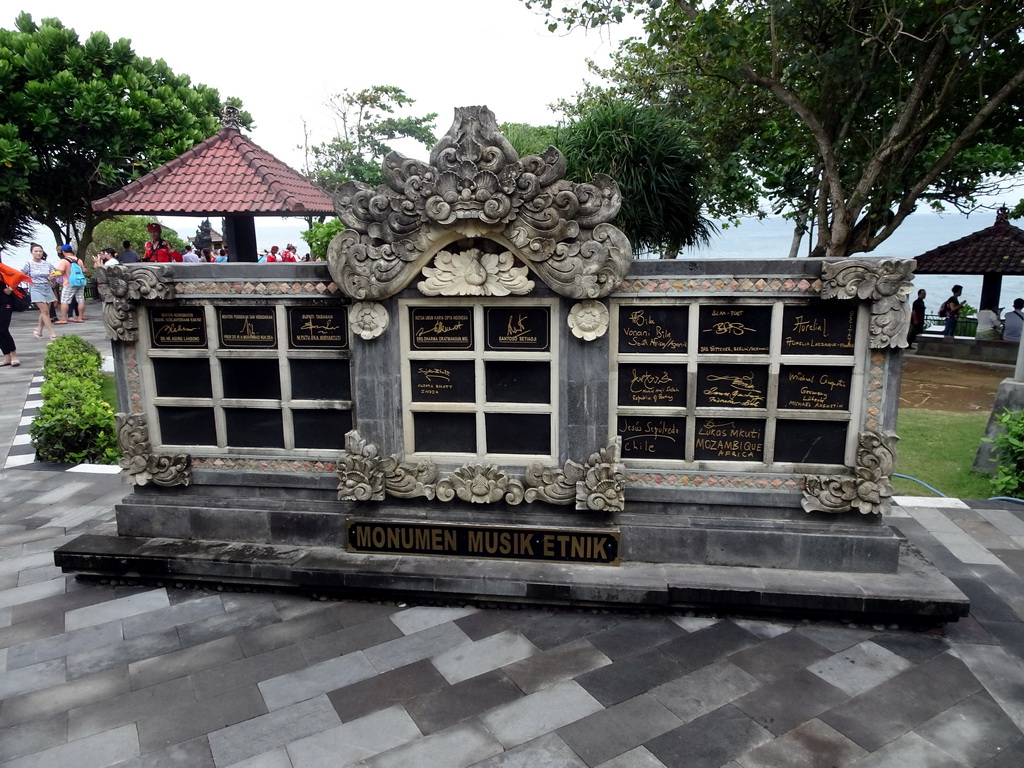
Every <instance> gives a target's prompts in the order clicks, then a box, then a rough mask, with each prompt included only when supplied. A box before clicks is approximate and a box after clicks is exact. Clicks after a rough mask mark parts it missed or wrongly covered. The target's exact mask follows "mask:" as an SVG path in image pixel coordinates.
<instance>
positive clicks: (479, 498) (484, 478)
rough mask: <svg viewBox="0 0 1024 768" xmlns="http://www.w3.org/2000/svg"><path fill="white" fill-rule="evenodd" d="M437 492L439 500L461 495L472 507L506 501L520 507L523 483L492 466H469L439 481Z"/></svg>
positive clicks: (449, 499)
mask: <svg viewBox="0 0 1024 768" xmlns="http://www.w3.org/2000/svg"><path fill="white" fill-rule="evenodd" d="M434 492H435V493H436V494H437V498H438V499H439V500H440V501H451V500H452V499H454V498H455V497H456V496H458V497H459V498H460V499H462V501H468V502H471V503H473V504H490V503H493V502H495V501H502V500H504V501H505V503H506V504H519V503H520V502H521V501H522V500H523V495H524V490H523V484H522V483H521V482H519V481H518V480H516V479H515V478H513V477H511V476H510V475H509V474H508V473H507V472H505V470H503V469H499V468H498V467H496V466H494V465H493V464H466V465H464V466H461V467H459V468H458V469H457V470H455V471H454V472H452V473H451V474H450V475H448V477H446V478H445V479H443V480H440V481H438V483H437V485H435V486H434Z"/></svg>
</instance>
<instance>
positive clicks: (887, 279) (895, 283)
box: [821, 259, 917, 349]
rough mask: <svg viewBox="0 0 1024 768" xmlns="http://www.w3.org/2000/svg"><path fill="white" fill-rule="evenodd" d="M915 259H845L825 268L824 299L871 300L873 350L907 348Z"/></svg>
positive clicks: (823, 276)
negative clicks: (909, 298) (910, 295)
mask: <svg viewBox="0 0 1024 768" xmlns="http://www.w3.org/2000/svg"><path fill="white" fill-rule="evenodd" d="M916 266H917V262H916V261H915V260H914V259H842V260H840V261H836V262H826V263H825V264H824V266H822V269H821V298H823V299H861V300H862V301H864V300H867V299H870V300H871V301H872V305H871V333H870V341H869V343H870V346H871V348H872V349H884V348H886V347H892V348H893V349H896V348H899V347H906V346H907V331H908V330H909V329H910V305H909V304H908V303H907V296H908V295H909V294H910V291H911V287H912V286H911V282H912V281H913V279H914V268H915V267H916Z"/></svg>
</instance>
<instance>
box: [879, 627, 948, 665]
mask: <svg viewBox="0 0 1024 768" xmlns="http://www.w3.org/2000/svg"><path fill="white" fill-rule="evenodd" d="M871 642H873V643H874V644H875V645H880V646H882V647H883V648H885V649H886V650H889V651H892V652H893V653H895V654H898V655H900V656H902V657H903V658H905V659H907V660H908V661H912V662H914V663H915V664H921V663H923V662H925V661H928V659H933V658H935V657H936V656H938V655H939V654H940V653H945V652H946V651H947V650H949V643H948V642H946V640H944V639H943V638H941V637H936V636H935V635H927V634H924V633H923V632H898V633H897V632H886V633H885V634H881V635H876V636H875V637H873V638H871Z"/></svg>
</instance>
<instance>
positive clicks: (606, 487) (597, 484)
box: [576, 436, 626, 512]
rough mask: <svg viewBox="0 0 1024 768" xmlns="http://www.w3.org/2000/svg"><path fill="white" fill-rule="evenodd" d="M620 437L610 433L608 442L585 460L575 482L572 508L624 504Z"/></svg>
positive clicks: (601, 509) (616, 509)
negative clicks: (577, 480)
mask: <svg viewBox="0 0 1024 768" xmlns="http://www.w3.org/2000/svg"><path fill="white" fill-rule="evenodd" d="M621 454H622V438H621V437H618V436H616V437H614V438H612V440H611V442H609V443H608V445H607V446H606V447H604V448H602V449H600V450H599V451H597V452H596V453H593V454H591V456H590V458H589V459H588V460H587V471H586V474H585V475H584V476H583V479H582V480H580V481H579V482H578V483H577V484H576V509H580V510H583V509H589V510H595V511H597V512H621V511H622V510H623V508H624V507H625V505H626V468H625V467H624V466H623V465H622V463H621V461H620V456H621Z"/></svg>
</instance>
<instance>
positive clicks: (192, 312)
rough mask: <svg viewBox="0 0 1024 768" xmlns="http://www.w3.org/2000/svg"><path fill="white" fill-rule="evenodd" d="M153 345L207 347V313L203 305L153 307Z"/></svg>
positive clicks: (161, 347) (179, 347)
mask: <svg viewBox="0 0 1024 768" xmlns="http://www.w3.org/2000/svg"><path fill="white" fill-rule="evenodd" d="M149 327H150V333H151V336H152V340H153V346H154V347H157V348H160V349H206V313H205V311H204V309H203V308H202V307H173V308H167V309H165V308H163V307H153V308H151V309H150V310H149Z"/></svg>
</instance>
